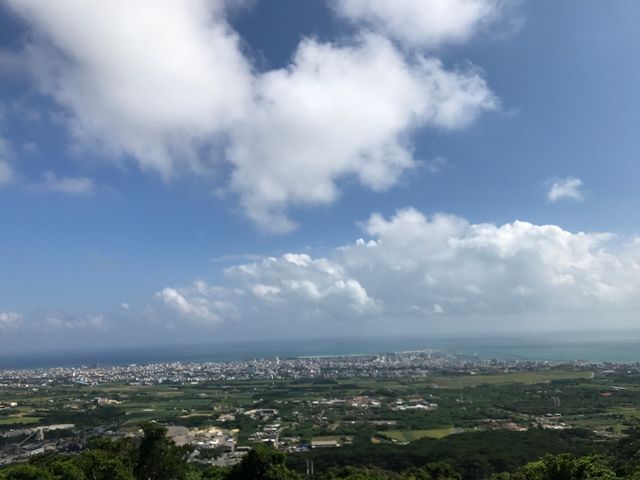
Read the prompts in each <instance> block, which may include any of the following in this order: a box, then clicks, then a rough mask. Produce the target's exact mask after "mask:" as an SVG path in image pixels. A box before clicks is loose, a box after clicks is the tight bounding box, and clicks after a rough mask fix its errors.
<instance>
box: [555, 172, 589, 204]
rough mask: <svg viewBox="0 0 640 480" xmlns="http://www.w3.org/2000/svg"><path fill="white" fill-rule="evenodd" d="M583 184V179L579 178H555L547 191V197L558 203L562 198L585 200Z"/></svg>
mask: <svg viewBox="0 0 640 480" xmlns="http://www.w3.org/2000/svg"><path fill="white" fill-rule="evenodd" d="M582 186H583V184H582V180H580V179H579V178H574V177H568V178H563V179H557V180H553V181H552V182H551V184H550V186H549V191H548V192H547V199H548V200H549V201H550V202H551V203H556V202H558V201H560V200H574V201H576V202H582V201H583V200H584V193H583V192H582Z"/></svg>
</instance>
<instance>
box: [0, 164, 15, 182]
mask: <svg viewBox="0 0 640 480" xmlns="http://www.w3.org/2000/svg"><path fill="white" fill-rule="evenodd" d="M12 178H13V170H12V169H11V167H10V166H9V164H8V163H7V162H4V161H2V160H1V159H0V186H2V185H6V184H8V183H9V182H11V179H12Z"/></svg>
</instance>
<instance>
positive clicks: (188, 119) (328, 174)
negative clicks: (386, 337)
mask: <svg viewBox="0 0 640 480" xmlns="http://www.w3.org/2000/svg"><path fill="white" fill-rule="evenodd" d="M151 3H152V2H151ZM151 3H150V1H149V0H138V1H136V2H125V1H122V2H116V3H115V4H114V5H113V8H110V9H109V11H103V10H104V6H101V5H100V4H101V2H98V1H95V2H93V1H90V2H82V3H78V2H74V1H72V0H65V1H61V2H59V3H58V2H56V4H55V6H52V4H50V3H49V2H45V1H44V0H28V1H25V2H18V1H17V0H2V1H0V139H2V143H0V219H1V221H0V348H6V349H9V350H20V349H29V348H38V347H42V346H51V345H52V342H53V343H54V344H55V345H56V348H58V347H59V348H68V347H70V346H74V345H78V344H79V343H80V344H82V345H86V346H92V345H96V346H108V345H115V344H123V343H129V344H141V343H148V344H156V343H171V342H172V341H182V342H188V341H196V340H197V341H203V340H212V341H213V340H216V341H217V340H234V339H242V338H246V337H252V338H251V339H252V340H253V339H255V338H262V337H265V338H266V337H273V338H279V337H282V336H286V337H292V338H299V337H300V338H301V337H313V336H330V335H356V334H367V335H381V334H391V333H398V334H412V333H414V332H415V333H426V334H428V333H431V332H437V333H450V334H458V333H459V332H466V331H471V330H473V331H477V332H488V333H493V332H498V331H499V332H503V331H505V330H507V331H511V330H514V331H528V330H533V329H540V328H542V329H544V328H579V329H593V328H595V329H603V328H605V329H606V328H618V327H624V328H628V327H635V326H636V325H635V322H636V320H635V319H636V318H637V312H638V307H639V305H638V301H637V300H636V299H637V298H640V296H639V295H638V294H640V278H638V275H640V242H639V241H637V240H636V239H635V235H637V234H638V233H640V231H639V230H640V229H639V228H638V221H637V215H638V214H637V212H638V211H640V209H639V207H640V205H639V196H638V193H637V186H636V185H637V177H638V173H640V172H639V171H638V170H639V168H638V166H637V165H638V162H637V161H636V158H637V156H638V154H639V152H640V142H639V141H638V136H637V134H636V129H637V125H638V124H639V123H640V96H639V95H638V94H637V85H638V79H639V77H640V51H638V49H637V48H636V46H637V45H638V44H639V42H640V38H639V37H640V31H638V29H637V27H636V25H635V21H634V20H635V19H636V18H638V14H640V5H638V4H637V2H634V1H632V0H629V1H626V0H621V1H618V2H615V3H611V2H608V3H605V2H597V1H591V0H590V1H584V2H580V5H577V4H576V2H569V1H564V0H563V1H547V0H540V1H535V2H533V1H520V2H507V1H504V2H503V1H500V0H447V1H443V2H441V3H440V6H438V2H432V1H426V2H423V1H420V0H403V1H402V2H397V3H393V4H388V2H381V1H379V0H323V1H321V0H309V1H305V2H299V1H297V0H279V1H278V2H266V1H264V0H262V1H261V0H255V1H253V2H243V1H240V0H233V1H231V0H230V1H228V2H226V3H225V2H222V1H205V0H189V1H188V2H178V1H177V0H175V1H174V0H165V1H164V2H161V3H160V6H159V7H157V8H155V9H152V8H151ZM390 5H391V6H390ZM69 25H71V26H69ZM296 52H298V53H296ZM438 213H440V214H442V215H439V216H438V215H436V214H438ZM376 214H377V215H376ZM434 215H436V216H435V217H434ZM516 221H521V222H525V223H515V222H516ZM581 232H584V233H581ZM360 238H362V239H363V240H364V244H358V243H356V241H357V240H358V239H360ZM367 242H370V243H369V244H368V246H367ZM194 282H198V283H194ZM401 286H402V288H401ZM52 348H53V347H52Z"/></svg>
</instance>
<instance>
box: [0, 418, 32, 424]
mask: <svg viewBox="0 0 640 480" xmlns="http://www.w3.org/2000/svg"><path fill="white" fill-rule="evenodd" d="M39 421H40V418H39V417H0V425H28V424H32V423H38V422H39Z"/></svg>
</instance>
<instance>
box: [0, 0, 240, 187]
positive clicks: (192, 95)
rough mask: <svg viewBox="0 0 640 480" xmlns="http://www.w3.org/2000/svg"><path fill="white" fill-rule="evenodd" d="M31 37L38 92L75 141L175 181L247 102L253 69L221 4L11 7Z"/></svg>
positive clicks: (72, 1) (94, 2)
mask: <svg viewBox="0 0 640 480" xmlns="http://www.w3.org/2000/svg"><path fill="white" fill-rule="evenodd" d="M5 1H6V3H8V4H9V5H10V6H12V7H13V8H14V9H15V10H16V11H17V12H18V13H19V14H21V15H22V16H23V17H24V18H25V19H27V20H28V21H29V22H30V23H31V25H32V26H33V27H34V29H35V32H36V33H35V34H34V36H33V40H32V42H31V43H30V45H29V46H28V53H29V59H30V62H31V68H32V69H33V71H34V73H35V74H36V76H37V78H38V80H39V82H40V85H41V88H42V89H43V91H45V92H46V93H48V94H50V95H51V96H53V97H54V98H55V99H56V100H57V101H58V103H60V104H61V105H62V106H64V107H66V108H67V109H68V111H69V112H70V114H71V118H70V126H71V128H72V130H73V132H74V133H75V134H76V136H77V138H78V139H81V140H83V141H92V140H95V141H98V142H99V143H101V144H102V146H103V147H106V148H108V149H109V151H110V152H111V153H112V154H113V155H116V156H133V157H135V159H136V160H137V161H138V162H139V163H140V165H141V166H142V167H143V168H149V169H152V170H155V171H159V172H161V173H162V174H163V175H164V176H166V177H170V176H171V175H172V174H173V172H174V170H175V169H176V167H178V166H179V167H183V166H185V165H186V166H187V167H188V168H191V169H195V170H199V169H200V168H201V167H202V166H201V164H200V160H199V154H198V149H199V147H200V146H201V144H202V143H203V142H204V141H205V140H210V137H211V136H213V135H215V134H216V133H219V132H220V131H222V130H225V129H226V128H228V126H229V124H230V123H231V122H233V121H234V120H235V119H237V118H238V117H239V116H241V115H242V114H243V113H244V112H245V109H246V105H247V103H248V101H249V99H250V83H251V75H250V72H249V66H248V65H247V62H246V61H245V59H244V57H243V55H242V54H241V52H240V50H239V40H238V37H237V35H236V34H235V33H234V32H233V31H231V29H230V28H229V26H228V25H227V23H226V21H225V18H224V7H225V6H224V2H223V1H222V0H214V1H208V0H164V1H162V2H157V1H155V0H136V1H130V0H114V1H110V2H103V1H100V0H86V1H77V0H60V1H56V2H55V5H54V4H53V3H51V2H47V1H42V0H26V1H25V0H5Z"/></svg>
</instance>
